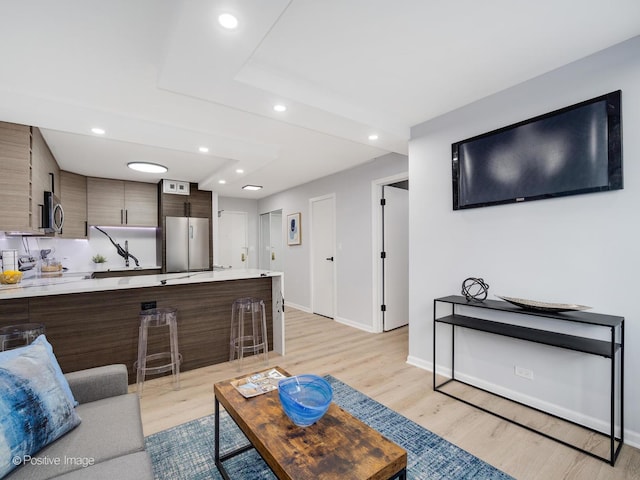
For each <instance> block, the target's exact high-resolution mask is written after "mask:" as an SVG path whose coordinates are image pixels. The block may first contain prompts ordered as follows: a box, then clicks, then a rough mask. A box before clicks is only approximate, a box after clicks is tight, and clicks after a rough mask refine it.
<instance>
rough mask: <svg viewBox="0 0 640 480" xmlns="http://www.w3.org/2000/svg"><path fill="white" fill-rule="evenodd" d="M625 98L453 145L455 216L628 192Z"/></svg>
mask: <svg viewBox="0 0 640 480" xmlns="http://www.w3.org/2000/svg"><path fill="white" fill-rule="evenodd" d="M620 98H621V92H620V90H618V91H616V92H612V93H609V94H606V95H602V96H600V97H596V98H593V99H591V100H587V101H584V102H581V103H578V104H576V105H572V106H569V107H566V108H563V109H561V110H556V111H554V112H550V113H547V114H545V115H540V116H538V117H535V118H531V119H529V120H525V121H522V122H519V123H516V124H514V125H509V126H507V127H504V128H501V129H499V130H494V131H492V132H488V133H485V134H482V135H478V136H476V137H473V138H469V139H467V140H463V141H460V142H456V143H454V144H453V145H452V167H453V209H454V210H459V209H465V208H474V207H485V206H490V205H499V204H505V203H515V202H524V201H529V200H540V199H544V198H552V197H559V196H566V195H575V194H580V193H590V192H601V191H606V190H618V189H621V188H623V181H622V180H623V179H622V120H621V105H620Z"/></svg>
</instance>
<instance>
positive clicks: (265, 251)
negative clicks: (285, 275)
mask: <svg viewBox="0 0 640 480" xmlns="http://www.w3.org/2000/svg"><path fill="white" fill-rule="evenodd" d="M282 238H283V236H282V210H274V211H273V212H268V213H263V214H261V215H260V239H259V243H260V253H259V255H258V264H259V266H260V269H262V270H270V271H274V272H281V271H282V267H283V265H282V243H283V242H282Z"/></svg>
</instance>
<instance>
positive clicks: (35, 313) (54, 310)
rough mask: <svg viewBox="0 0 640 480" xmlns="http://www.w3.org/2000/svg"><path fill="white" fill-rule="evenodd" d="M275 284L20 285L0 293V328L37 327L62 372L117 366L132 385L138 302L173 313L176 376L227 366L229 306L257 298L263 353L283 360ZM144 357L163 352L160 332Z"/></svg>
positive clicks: (224, 273) (187, 277)
mask: <svg viewBox="0 0 640 480" xmlns="http://www.w3.org/2000/svg"><path fill="white" fill-rule="evenodd" d="M282 292H283V278H282V274H281V273H280V272H270V271H264V270H256V269H246V270H245V269H237V270H236V269H228V270H219V271H218V270H216V271H205V272H190V273H187V272H184V273H171V274H159V275H139V276H126V277H113V278H99V279H90V278H85V277H84V276H83V275H81V274H67V273H65V274H64V275H63V276H62V277H60V278H40V279H33V280H23V282H22V283H21V284H19V285H17V286H13V285H9V286H7V285H3V286H1V287H0V326H5V325H10V324H16V323H26V322H36V323H43V324H44V325H45V328H46V335H47V338H48V339H49V341H50V342H51V344H52V345H53V347H54V349H55V353H56V357H57V358H58V361H59V362H60V366H61V367H62V369H63V371H67V372H70V371H74V370H80V369H84V368H90V367H94V366H99V365H105V364H108V363H124V364H125V365H126V366H127V368H128V370H129V382H130V383H135V372H134V371H133V362H134V361H135V360H136V359H137V349H138V326H139V320H138V315H139V313H140V310H141V308H142V306H143V304H148V303H149V302H156V306H157V307H158V308H160V307H170V306H171V307H176V308H177V309H178V342H179V349H180V353H181V354H182V357H183V360H182V368H181V370H182V371H185V370H191V369H194V368H199V367H203V366H206V365H212V364H215V363H221V362H226V361H228V360H229V335H230V323H231V304H232V303H233V301H234V300H235V299H236V298H240V297H257V298H261V299H263V300H264V302H265V305H266V312H267V330H268V334H269V345H270V350H273V351H275V352H277V353H280V354H284V312H283V299H282ZM155 330H159V331H160V332H153V333H154V335H153V336H151V335H150V338H149V352H150V353H153V351H158V350H161V351H165V350H166V347H165V346H164V345H163V344H162V342H163V341H164V340H165V339H166V332H165V331H164V330H165V329H155Z"/></svg>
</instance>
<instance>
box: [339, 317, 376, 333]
mask: <svg viewBox="0 0 640 480" xmlns="http://www.w3.org/2000/svg"><path fill="white" fill-rule="evenodd" d="M334 320H335V321H336V322H338V323H342V324H343V325H347V326H348V327H353V328H357V329H358V330H364V331H365V332H369V333H375V332H374V331H373V327H372V326H371V325H363V324H362V323H358V322H354V321H352V320H349V319H347V318H342V317H335V318H334Z"/></svg>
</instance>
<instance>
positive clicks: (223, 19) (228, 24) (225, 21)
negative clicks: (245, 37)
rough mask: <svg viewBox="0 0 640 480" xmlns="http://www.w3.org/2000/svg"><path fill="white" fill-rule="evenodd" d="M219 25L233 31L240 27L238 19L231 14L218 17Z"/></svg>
mask: <svg viewBox="0 0 640 480" xmlns="http://www.w3.org/2000/svg"><path fill="white" fill-rule="evenodd" d="M218 23H219V24H220V25H222V26H223V27H224V28H227V29H229V30H233V29H234V28H237V27H238V19H237V18H236V17H235V16H233V15H231V14H230V13H223V14H222V15H220V16H219V17H218Z"/></svg>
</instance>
